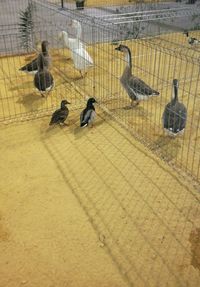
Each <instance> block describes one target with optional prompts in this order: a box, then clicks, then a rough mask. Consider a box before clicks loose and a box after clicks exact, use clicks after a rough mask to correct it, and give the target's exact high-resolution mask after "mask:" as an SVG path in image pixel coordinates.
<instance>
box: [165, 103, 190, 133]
mask: <svg viewBox="0 0 200 287" xmlns="http://www.w3.org/2000/svg"><path fill="white" fill-rule="evenodd" d="M162 120H163V127H164V128H165V129H167V130H169V131H171V132H173V133H174V134H176V133H178V132H180V131H182V130H183V129H184V128H185V126H186V120H187V110H186V107H185V106H184V105H183V104H182V103H176V104H175V105H172V103H171V102H170V103H168V104H167V105H166V107H165V110H164V113H163V118H162Z"/></svg>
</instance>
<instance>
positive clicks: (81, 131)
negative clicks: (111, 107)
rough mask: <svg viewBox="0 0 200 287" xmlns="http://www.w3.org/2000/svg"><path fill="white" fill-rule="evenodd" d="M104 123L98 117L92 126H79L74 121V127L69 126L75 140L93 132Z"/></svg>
mask: <svg viewBox="0 0 200 287" xmlns="http://www.w3.org/2000/svg"><path fill="white" fill-rule="evenodd" d="M103 123H104V120H103V119H100V120H98V121H95V123H94V124H93V126H87V127H84V128H83V127H80V126H78V125H77V122H76V127H75V128H73V129H72V128H71V132H72V133H74V137H75V139H76V140H78V139H80V138H82V137H83V136H85V135H87V134H88V133H94V132H95V131H96V128H97V127H99V126H101V125H102V124H103Z"/></svg>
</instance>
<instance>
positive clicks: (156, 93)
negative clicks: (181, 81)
mask: <svg viewBox="0 0 200 287" xmlns="http://www.w3.org/2000/svg"><path fill="white" fill-rule="evenodd" d="M152 95H153V96H159V95H160V93H159V92H158V91H153V93H152Z"/></svg>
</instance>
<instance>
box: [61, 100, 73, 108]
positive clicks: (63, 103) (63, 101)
mask: <svg viewBox="0 0 200 287" xmlns="http://www.w3.org/2000/svg"><path fill="white" fill-rule="evenodd" d="M68 104H71V103H70V102H68V101H67V100H62V102H61V107H64V106H65V105H68Z"/></svg>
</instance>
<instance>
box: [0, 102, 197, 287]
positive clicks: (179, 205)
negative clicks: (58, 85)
mask: <svg viewBox="0 0 200 287" xmlns="http://www.w3.org/2000/svg"><path fill="white" fill-rule="evenodd" d="M79 113H80V111H79V110H77V111H73V112H71V113H70V116H69V119H68V120H67V122H68V124H69V126H68V127H64V128H60V127H53V128H49V127H48V122H49V117H44V118H42V119H38V120H33V121H29V122H23V123H13V124H10V125H3V124H1V129H0V133H1V137H0V138H1V161H0V165H1V182H0V185H1V186H0V191H1V192H0V254H1V256H0V286H1V287H15V286H29V287H32V286H43V287H46V286H48V287H50V286H51V287H53V286H54V287H60V286H62V287H63V286H67V287H73V286H74V287H75V286H76V287H77V286H81V287H85V286H91V287H93V286H109V287H110V286H113V287H117V286H120V287H123V286H140V287H142V286H152V287H155V286H159V287H160V286H170V287H172V286H173V287H174V286H192V287H196V286H199V284H200V261H199V258H200V257H199V255H200V245H199V240H200V205H199V200H200V195H199V193H198V192H197V190H196V189H193V188H192V187H191V186H189V185H188V184H187V183H186V182H184V180H183V178H181V177H180V176H179V174H177V173H176V172H175V171H173V170H171V169H170V168H169V167H168V166H167V165H165V164H164V163H163V162H162V161H160V160H158V159H157V158H155V157H154V156H153V155H152V154H151V153H150V152H149V151H148V150H146V149H145V148H144V147H143V146H142V145H141V144H139V143H138V142H137V141H135V140H134V138H133V137H132V136H131V135H130V134H129V133H128V132H126V131H125V130H124V129H123V128H121V127H120V126H118V124H116V123H115V122H114V121H113V120H112V119H111V118H110V117H108V116H107V115H106V114H104V113H103V112H102V111H101V110H100V109H99V108H98V107H97V119H96V124H95V127H94V128H91V129H89V128H87V129H81V130H80V129H79V127H78V116H79Z"/></svg>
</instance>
